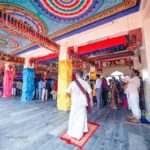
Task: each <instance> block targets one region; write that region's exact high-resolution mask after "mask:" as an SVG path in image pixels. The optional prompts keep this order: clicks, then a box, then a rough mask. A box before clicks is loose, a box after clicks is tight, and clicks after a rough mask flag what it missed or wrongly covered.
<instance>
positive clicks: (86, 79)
mask: <svg viewBox="0 0 150 150" xmlns="http://www.w3.org/2000/svg"><path fill="white" fill-rule="evenodd" d="M85 81H87V82H88V84H89V85H90V86H91V82H90V78H89V76H88V75H87V76H86V78H85Z"/></svg>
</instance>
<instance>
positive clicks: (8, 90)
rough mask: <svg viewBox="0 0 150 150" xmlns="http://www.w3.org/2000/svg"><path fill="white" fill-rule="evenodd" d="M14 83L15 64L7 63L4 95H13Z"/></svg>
mask: <svg viewBox="0 0 150 150" xmlns="http://www.w3.org/2000/svg"><path fill="white" fill-rule="evenodd" d="M12 83H13V66H12V65H11V64H10V63H5V71H4V79H3V97H9V96H12Z"/></svg>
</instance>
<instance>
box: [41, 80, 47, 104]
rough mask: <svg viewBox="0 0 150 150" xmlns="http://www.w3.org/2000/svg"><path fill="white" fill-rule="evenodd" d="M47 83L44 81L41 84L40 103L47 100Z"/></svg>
mask: <svg viewBox="0 0 150 150" xmlns="http://www.w3.org/2000/svg"><path fill="white" fill-rule="evenodd" d="M48 85H49V84H48V82H47V80H44V82H43V88H42V101H44V100H47V99H48V87H49V86H48Z"/></svg>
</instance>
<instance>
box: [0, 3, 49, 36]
mask: <svg viewBox="0 0 150 150" xmlns="http://www.w3.org/2000/svg"><path fill="white" fill-rule="evenodd" d="M0 9H4V10H5V9H8V10H12V11H16V12H21V13H23V14H25V15H28V16H29V17H30V18H33V19H34V21H35V22H37V23H39V25H40V27H41V34H42V35H46V33H47V28H46V25H45V24H44V23H43V22H42V20H41V19H39V17H38V16H36V15H35V14H34V13H33V12H31V11H29V10H27V9H24V8H22V7H19V6H16V5H13V4H6V3H0Z"/></svg>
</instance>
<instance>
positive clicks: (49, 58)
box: [37, 53, 58, 63]
mask: <svg viewBox="0 0 150 150" xmlns="http://www.w3.org/2000/svg"><path fill="white" fill-rule="evenodd" d="M57 59H58V54H57V53H54V54H49V55H46V56H42V57H38V58H37V62H38V63H41V62H45V61H56V60H57Z"/></svg>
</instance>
